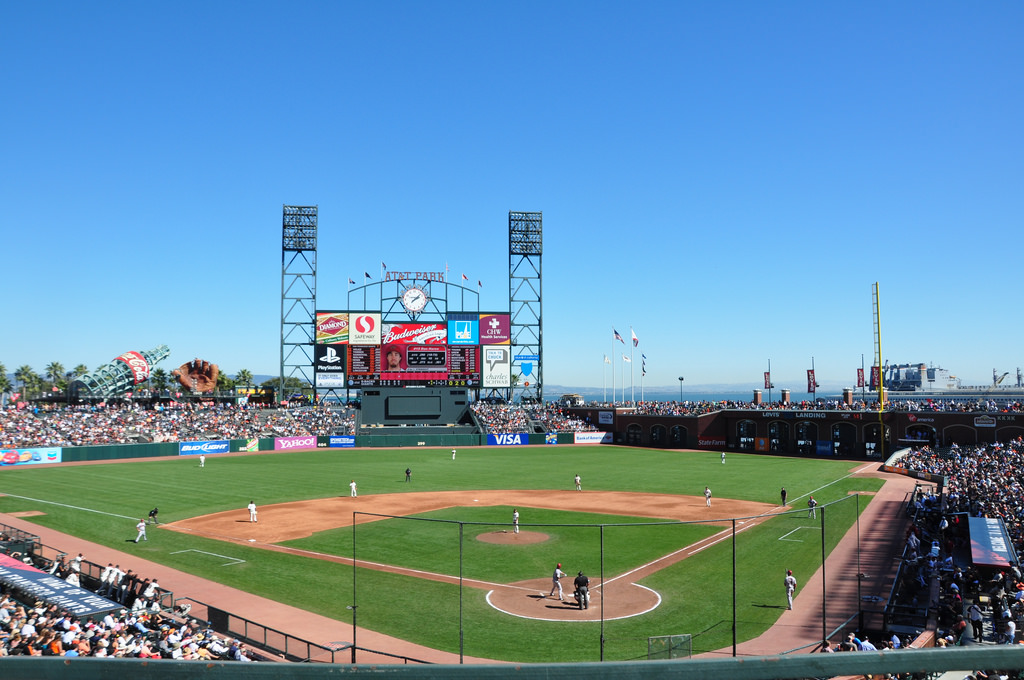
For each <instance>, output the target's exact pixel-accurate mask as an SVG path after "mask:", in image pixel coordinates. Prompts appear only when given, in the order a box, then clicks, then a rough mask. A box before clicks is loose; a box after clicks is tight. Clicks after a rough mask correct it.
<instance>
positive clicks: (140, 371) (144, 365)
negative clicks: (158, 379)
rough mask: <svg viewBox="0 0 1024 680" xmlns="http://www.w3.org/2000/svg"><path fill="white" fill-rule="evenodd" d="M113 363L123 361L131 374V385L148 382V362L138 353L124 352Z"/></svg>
mask: <svg viewBox="0 0 1024 680" xmlns="http://www.w3.org/2000/svg"><path fill="white" fill-rule="evenodd" d="M114 361H123V362H124V363H125V364H126V365H127V366H128V368H129V369H130V370H131V372H132V384H133V385H138V384H139V383H141V382H146V381H147V380H149V362H147V361H146V357H144V356H142V354H140V353H139V352H125V353H124V354H122V355H121V356H119V357H117V358H116V359H114Z"/></svg>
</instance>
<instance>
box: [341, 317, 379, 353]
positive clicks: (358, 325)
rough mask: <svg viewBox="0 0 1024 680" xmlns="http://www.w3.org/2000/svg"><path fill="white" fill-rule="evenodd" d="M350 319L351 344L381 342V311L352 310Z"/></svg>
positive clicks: (374, 343) (349, 335) (349, 336)
mask: <svg viewBox="0 0 1024 680" xmlns="http://www.w3.org/2000/svg"><path fill="white" fill-rule="evenodd" d="M349 321H351V324H350V325H349V329H348V343H349V344H350V345H379V344H380V312H352V314H351V315H350V317H349Z"/></svg>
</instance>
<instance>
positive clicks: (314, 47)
mask: <svg viewBox="0 0 1024 680" xmlns="http://www.w3.org/2000/svg"><path fill="white" fill-rule="evenodd" d="M0 26H2V28H0V31H2V36H3V40H2V44H0V54H2V56H3V66H2V70H0V87H2V90H0V91H2V93H3V102H4V103H3V106H2V108H0V123H2V129H3V131H4V135H3V138H4V142H3V145H2V147H3V148H2V151H0V201H2V205H3V210H2V213H0V215H2V217H0V220H2V223H3V243H4V248H3V252H4V253H5V254H6V258H5V259H6V262H5V264H6V267H5V270H6V274H7V277H6V278H7V284H8V285H7V286H6V287H5V291H4V295H3V300H4V302H3V312H4V314H3V316H4V319H5V320H6V324H5V326H6V328H5V333H4V341H3V343H2V344H0V349H2V351H0V361H2V362H3V363H5V364H6V366H7V368H8V370H10V371H13V370H14V368H16V367H18V366H21V365H23V364H28V365H30V366H32V367H33V368H35V369H36V370H38V371H42V369H43V368H44V367H45V366H46V364H48V363H49V362H51V361H60V362H62V363H63V364H65V366H67V367H68V368H70V367H71V366H74V365H75V364H78V363H84V364H86V365H87V366H89V367H90V368H91V367H95V366H96V365H98V364H100V363H103V362H105V361H108V360H110V359H111V358H113V357H114V356H116V355H117V354H120V353H121V352H123V351H126V350H129V349H147V348H151V347H153V346H155V345H157V344H160V343H165V344H167V345H169V346H170V348H171V351H172V354H171V357H170V359H169V360H167V361H166V362H164V364H162V365H163V366H165V367H166V368H167V369H168V370H169V369H170V368H172V367H174V366H177V365H178V364H179V363H181V362H183V361H186V360H188V359H191V358H194V357H202V358H204V359H208V360H210V361H214V362H216V363H218V364H220V366H221V367H222V369H223V370H225V371H227V372H228V373H234V372H235V371H237V370H239V369H241V368H247V369H249V370H250V371H252V372H254V373H258V374H259V373H268V374H276V373H277V371H278V366H279V360H280V356H279V353H280V334H281V330H280V318H281V302H280V295H281V251H280V245H281V206H282V204H291V205H314V204H315V205H318V206H319V227H320V229H319V236H320V244H319V252H318V272H319V276H318V282H317V286H318V298H319V300H318V301H319V306H320V307H321V308H332V307H333V308H338V307H344V306H345V301H346V296H345V293H346V288H347V280H348V278H349V277H352V278H355V279H357V280H360V278H361V276H362V273H363V272H364V271H368V272H370V273H371V274H373V275H374V276H375V277H376V276H378V275H379V270H380V262H381V261H382V260H383V261H384V262H386V263H387V264H388V266H389V267H390V268H391V269H393V270H438V269H442V268H443V266H444V263H445V262H447V263H448V264H449V266H450V267H451V270H452V278H453V279H456V278H458V277H459V275H460V274H461V273H463V272H464V273H465V274H466V275H467V276H469V277H470V279H471V280H473V281H474V282H475V281H476V280H477V279H480V280H481V281H482V283H483V288H482V291H483V294H482V299H481V307H482V308H484V309H492V310H497V309H503V308H506V307H507V304H508V276H507V273H508V230H507V215H508V211H509V210H527V211H543V213H544V256H543V268H544V295H543V312H544V352H545V355H544V357H545V366H544V375H545V380H546V383H547V384H558V385H581V386H583V385H590V386H597V387H600V386H601V385H602V383H603V381H604V380H607V381H609V382H610V375H608V374H605V373H604V370H605V364H604V363H603V361H602V360H603V357H604V355H606V354H613V352H614V353H615V358H616V364H615V371H616V373H617V375H621V368H620V366H619V363H618V361H619V358H618V357H619V355H621V354H622V352H623V350H625V351H626V353H628V349H625V346H623V345H619V344H618V343H615V345H614V347H613V344H612V340H611V338H612V328H613V327H614V328H616V329H618V331H619V332H620V333H622V334H623V335H624V337H625V338H626V340H627V341H628V340H629V331H630V327H631V326H632V327H633V328H634V329H635V331H636V333H637V336H638V337H639V339H640V348H639V350H642V351H643V353H644V354H646V355H647V368H648V373H647V376H646V378H644V382H645V385H647V386H650V387H654V386H662V385H665V386H676V385H678V383H677V380H676V379H677V376H680V375H684V376H686V384H687V386H694V387H696V386H699V385H710V384H736V385H737V386H738V387H739V388H742V389H744V390H745V389H747V388H749V387H758V386H759V383H760V382H761V380H762V373H763V371H764V370H766V368H767V363H768V361H769V360H770V361H771V364H772V373H773V376H774V378H775V380H774V382H775V384H776V387H790V388H792V389H793V391H794V394H795V393H797V392H803V391H804V385H805V378H804V371H805V370H806V369H807V368H809V367H810V363H811V357H812V356H813V357H814V361H815V367H816V369H817V373H818V378H819V381H820V382H822V383H823V384H825V385H843V384H845V385H849V384H851V383H852V382H853V380H854V377H855V370H856V368H858V367H860V365H861V355H862V354H863V355H865V357H866V358H865V362H866V363H868V364H869V363H870V361H871V356H872V351H873V345H872V304H871V285H872V283H874V282H875V281H877V282H879V284H880V287H881V307H882V341H883V347H882V349H883V354H884V356H885V357H887V358H889V359H890V360H891V361H894V362H918V361H923V362H930V363H934V364H936V365H941V366H944V367H945V368H948V369H950V370H952V371H953V372H954V373H956V374H957V375H958V376H960V377H961V378H962V380H963V381H964V383H965V384H983V383H987V382H989V381H990V380H991V372H992V369H993V368H998V369H999V370H1000V372H1002V371H1011V376H1010V377H1011V378H1012V376H1013V371H1015V369H1016V368H1017V367H1018V366H1022V367H1024V350H1022V349H1021V342H1020V336H1021V333H1022V330H1024V329H1022V318H1021V315H1020V313H1019V302H1018V300H1019V295H1020V293H1019V289H1020V281H1021V277H1020V267H1019V259H1020V254H1019V245H1020V243H1021V239H1020V236H1019V230H1020V224H1021V215H1022V214H1024V205H1022V203H1024V192H1022V191H1021V187H1022V185H1024V182H1022V179H1024V177H1022V169H1024V168H1022V164H1024V126H1022V125H1021V121H1022V120H1024V110H1022V108H1024V107H1022V97H1024V82H1022V80H1024V70H1022V69H1021V64H1022V52H1024V46H1022V45H1024V44H1022V42H1021V40H1020V36H1021V35H1022V33H1024V5H1022V4H1021V3H1014V2H992V3H982V4H977V3H962V2H929V3H889V2H866V3H843V4H840V3H819V2H774V3H767V2H727V3H719V2H666V3H660V2H651V3H603V2H568V3H547V2H519V3H511V4H508V3H504V4H499V3H477V2H467V3H413V2H400V3H343V2H307V3H268V2H174V3H129V2H124V3H117V2H104V3H84V4H83V3H77V2H66V3H53V2H49V3H4V4H3V5H2V6H0ZM639 350H638V351H639ZM625 375H626V376H627V380H629V377H628V376H629V372H628V367H627V371H626V373H625ZM616 379H617V380H619V379H618V378H616ZM633 381H634V383H635V384H636V385H639V381H640V377H639V372H638V371H637V373H635V374H634V378H633Z"/></svg>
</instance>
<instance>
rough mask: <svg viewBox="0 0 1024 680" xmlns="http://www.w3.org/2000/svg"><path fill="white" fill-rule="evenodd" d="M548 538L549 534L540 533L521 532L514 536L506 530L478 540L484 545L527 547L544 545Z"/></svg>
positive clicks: (478, 537) (489, 533)
mask: <svg viewBox="0 0 1024 680" xmlns="http://www.w3.org/2000/svg"><path fill="white" fill-rule="evenodd" d="M548 538H549V537H548V535H547V534H542V533H541V532H539V531H520V532H519V533H518V534H514V533H512V532H511V531H507V530H506V531H489V532H487V533H486V534H480V535H479V536H477V537H476V540H478V541H483V542H484V543H498V544H500V545H515V544H522V545H527V544H530V543H543V542H544V541H546V540H548Z"/></svg>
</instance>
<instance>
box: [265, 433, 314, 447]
mask: <svg viewBox="0 0 1024 680" xmlns="http://www.w3.org/2000/svg"><path fill="white" fill-rule="evenodd" d="M315 448H316V435H312V434H311V435H309V436H306V437H275V438H274V450H275V451H287V450H288V449H315Z"/></svg>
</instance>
